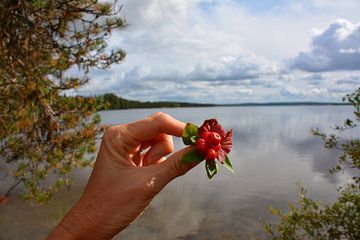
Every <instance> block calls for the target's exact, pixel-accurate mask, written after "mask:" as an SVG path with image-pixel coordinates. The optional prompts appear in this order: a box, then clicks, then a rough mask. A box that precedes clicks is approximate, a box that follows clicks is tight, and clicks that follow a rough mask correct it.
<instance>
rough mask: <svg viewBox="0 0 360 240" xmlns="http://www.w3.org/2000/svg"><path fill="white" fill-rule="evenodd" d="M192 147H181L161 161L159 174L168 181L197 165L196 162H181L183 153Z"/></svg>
mask: <svg viewBox="0 0 360 240" xmlns="http://www.w3.org/2000/svg"><path fill="white" fill-rule="evenodd" d="M193 149H194V147H186V148H183V149H181V150H179V151H177V152H175V153H173V154H172V155H170V157H168V158H167V159H166V160H165V161H163V162H161V163H160V164H159V165H158V167H159V170H160V171H161V173H160V174H161V175H163V177H164V178H165V179H164V180H166V181H168V182H170V181H171V180H173V179H174V178H176V177H179V176H182V175H184V174H185V173H187V172H188V171H189V170H190V169H192V168H193V167H195V166H196V165H198V163H186V164H183V163H182V162H181V158H182V156H183V155H184V154H185V153H188V152H190V151H191V150H193Z"/></svg>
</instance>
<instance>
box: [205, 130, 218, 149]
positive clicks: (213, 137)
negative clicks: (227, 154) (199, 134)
mask: <svg viewBox="0 0 360 240" xmlns="http://www.w3.org/2000/svg"><path fill="white" fill-rule="evenodd" d="M221 140H222V138H221V136H220V134H218V133H217V132H212V133H211V134H210V135H209V136H208V137H207V138H206V143H207V144H208V145H209V146H216V145H218V144H219V143H221Z"/></svg>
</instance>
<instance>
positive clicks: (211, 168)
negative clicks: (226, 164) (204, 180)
mask: <svg viewBox="0 0 360 240" xmlns="http://www.w3.org/2000/svg"><path fill="white" fill-rule="evenodd" d="M218 168H219V167H218V164H217V163H216V162H215V161H206V162H205V169H206V173H207V175H208V178H209V179H211V178H212V177H213V176H215V174H216V173H217V172H218Z"/></svg>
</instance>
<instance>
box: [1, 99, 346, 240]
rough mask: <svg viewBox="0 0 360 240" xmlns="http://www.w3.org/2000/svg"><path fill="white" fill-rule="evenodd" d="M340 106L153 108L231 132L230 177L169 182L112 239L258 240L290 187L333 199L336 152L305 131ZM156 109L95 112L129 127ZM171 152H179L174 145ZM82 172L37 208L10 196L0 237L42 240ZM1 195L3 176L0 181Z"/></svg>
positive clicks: (339, 115)
mask: <svg viewBox="0 0 360 240" xmlns="http://www.w3.org/2000/svg"><path fill="white" fill-rule="evenodd" d="M351 110H352V109H351V107H347V106H326V107H324V106H311V107H309V106H306V107H301V106H298V107H216V108H185V109H161V111H163V112H167V113H169V114H171V115H173V116H174V117H176V118H178V119H180V120H182V121H184V122H193V123H196V124H198V125H199V124H201V122H202V120H203V119H207V118H213V117H216V118H218V119H219V121H220V122H221V123H222V125H223V127H224V128H225V129H230V128H233V129H234V147H233V150H232V152H231V154H230V159H231V160H232V162H233V166H234V168H235V171H236V174H235V175H232V174H231V173H229V172H228V171H226V170H225V169H224V168H221V169H220V172H219V174H217V175H216V176H215V177H214V178H213V179H212V180H208V179H207V176H206V173H205V169H204V167H203V164H201V165H199V166H198V167H197V168H195V169H193V170H191V171H190V172H189V173H188V174H186V176H183V177H182V178H178V179H176V180H175V181H173V182H172V183H170V184H169V185H168V186H167V187H166V188H165V189H164V190H163V191H162V192H161V193H160V194H159V195H158V196H157V197H156V198H155V199H154V200H153V202H152V203H151V205H150V206H149V208H148V209H147V210H146V211H145V213H144V214H143V215H142V216H141V217H140V218H139V219H138V220H137V221H135V222H134V223H133V224H132V225H131V226H129V227H128V228H127V229H126V230H124V231H123V232H122V233H120V234H119V236H117V238H116V239H134V240H135V239H142V240H143V239H145V240H146V239H253V238H254V239H255V238H260V239H262V238H264V237H265V236H264V233H263V225H262V224H263V222H265V221H266V222H273V221H274V220H275V219H274V218H273V217H272V216H271V214H269V211H268V206H270V205H272V206H275V207H277V208H281V209H286V208H287V203H288V200H292V201H295V200H296V198H297V186H296V183H298V182H301V184H302V185H303V186H304V187H305V188H307V189H308V190H309V194H310V196H312V197H313V198H315V199H318V200H321V201H323V202H331V201H333V200H334V199H335V197H336V193H335V191H334V189H335V188H336V187H337V186H339V184H341V183H343V182H344V181H346V179H348V178H349V175H348V174H347V173H346V172H345V173H343V174H341V175H337V176H333V175H331V174H329V173H328V170H327V169H328V168H330V167H331V166H333V165H334V163H335V162H336V160H337V156H338V153H337V152H334V151H329V150H326V149H324V147H323V145H322V142H321V141H320V140H319V139H318V138H315V137H313V136H312V135H311V132H310V129H311V128H320V129H323V130H328V131H330V130H331V129H330V127H331V126H334V125H335V124H341V123H342V121H343V119H344V118H346V117H349V116H351ZM156 111H157V110H156V109H147V110H125V111H105V112H102V113H101V115H102V119H103V122H104V123H107V124H116V123H125V122H130V121H133V120H136V119H139V118H143V117H145V116H147V115H150V114H152V113H154V112H156ZM174 143H175V148H176V149H179V148H181V147H182V146H183V144H182V142H181V139H174ZM89 174H90V170H81V171H77V172H75V174H74V179H75V183H74V186H73V187H72V188H71V189H70V190H65V191H63V192H60V193H58V194H57V195H56V197H55V198H54V199H53V201H52V202H51V203H50V204H48V205H45V206H33V205H31V204H29V203H20V202H19V201H18V200H16V198H12V199H11V201H10V202H8V204H5V205H3V206H0V239H42V238H44V236H46V234H47V233H48V232H49V231H50V229H51V228H52V227H53V226H54V225H55V224H56V223H57V222H58V221H59V220H60V219H61V217H62V216H63V215H64V213H65V212H66V211H67V209H69V207H70V206H71V205H72V204H73V203H74V202H75V201H76V199H77V198H78V196H79V194H80V193H81V191H82V189H83V187H84V185H85V184H86V180H87V178H88V176H89ZM1 181H2V183H1V182H0V183H1V184H0V190H1V192H3V189H4V188H5V185H6V183H8V182H9V181H11V179H9V178H7V179H5V180H1Z"/></svg>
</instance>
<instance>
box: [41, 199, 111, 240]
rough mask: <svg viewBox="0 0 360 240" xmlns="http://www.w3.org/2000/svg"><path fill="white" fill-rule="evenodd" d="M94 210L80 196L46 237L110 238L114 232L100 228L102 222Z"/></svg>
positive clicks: (49, 239)
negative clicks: (107, 231) (109, 232)
mask: <svg viewBox="0 0 360 240" xmlns="http://www.w3.org/2000/svg"><path fill="white" fill-rule="evenodd" d="M95 211H96V208H94V207H92V206H90V205H88V204H87V203H86V201H84V200H83V199H82V198H80V199H79V200H78V202H77V203H76V204H75V205H74V207H72V208H71V209H70V211H69V212H68V213H67V214H66V215H65V217H64V218H63V220H62V221H61V222H60V223H59V224H58V225H57V226H56V227H55V229H54V230H53V231H52V232H51V233H50V234H49V236H48V238H47V239H48V240H52V239H74V240H75V239H111V238H112V237H113V236H114V235H115V234H108V233H106V232H105V231H103V230H102V227H103V224H104V222H103V221H101V218H98V217H97V216H96V214H95Z"/></svg>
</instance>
